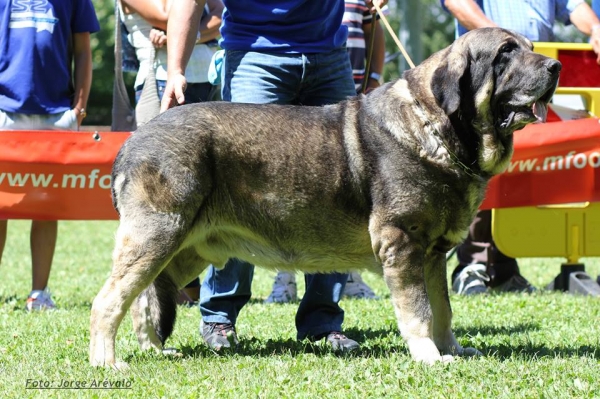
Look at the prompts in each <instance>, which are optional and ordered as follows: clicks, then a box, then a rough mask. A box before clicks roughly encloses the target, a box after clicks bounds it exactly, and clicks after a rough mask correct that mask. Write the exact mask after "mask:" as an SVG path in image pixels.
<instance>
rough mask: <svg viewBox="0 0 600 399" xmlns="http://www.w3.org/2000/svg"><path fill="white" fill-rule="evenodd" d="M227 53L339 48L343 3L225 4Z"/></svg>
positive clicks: (254, 0) (344, 32)
mask: <svg viewBox="0 0 600 399" xmlns="http://www.w3.org/2000/svg"><path fill="white" fill-rule="evenodd" d="M223 3H224V4H225V7H226V8H225V11H224V13H223V25H222V26H221V36H222V39H221V46H222V47H223V48H224V49H226V50H241V51H265V52H275V53H325V52H329V51H331V50H333V49H337V48H341V47H342V46H343V45H344V43H345V42H346V38H347V36H348V29H347V27H346V26H344V25H342V17H343V15H344V0H319V1H317V0H280V1H268V0H243V1H240V0H224V2H223Z"/></svg>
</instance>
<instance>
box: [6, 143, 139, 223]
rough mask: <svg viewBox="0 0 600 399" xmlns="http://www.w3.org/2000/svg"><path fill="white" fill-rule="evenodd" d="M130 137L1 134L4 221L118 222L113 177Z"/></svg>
mask: <svg viewBox="0 0 600 399" xmlns="http://www.w3.org/2000/svg"><path fill="white" fill-rule="evenodd" d="M129 134H130V133H116V132H102V133H91V132H71V131H0V219H39V220H108V219H117V217H118V216H117V213H116V212H115V210H114V208H113V206H112V201H111V195H110V183H111V177H110V173H111V169H112V163H113V160H114V159H115V156H116V155H117V152H118V151H119V148H121V145H122V144H123V142H124V141H125V139H126V138H127V137H128V136H129Z"/></svg>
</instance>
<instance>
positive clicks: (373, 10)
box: [366, 0, 388, 14]
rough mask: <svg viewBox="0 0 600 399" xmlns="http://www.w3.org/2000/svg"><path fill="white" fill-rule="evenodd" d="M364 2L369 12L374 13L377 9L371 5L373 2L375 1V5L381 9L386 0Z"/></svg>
mask: <svg viewBox="0 0 600 399" xmlns="http://www.w3.org/2000/svg"><path fill="white" fill-rule="evenodd" d="M366 3H367V7H369V10H370V11H371V14H374V13H375V12H376V11H377V9H376V8H375V6H374V5H373V3H376V4H377V6H378V7H379V8H380V9H381V8H383V6H385V5H386V4H387V3H388V0H366Z"/></svg>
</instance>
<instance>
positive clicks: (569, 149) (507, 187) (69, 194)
mask: <svg viewBox="0 0 600 399" xmlns="http://www.w3.org/2000/svg"><path fill="white" fill-rule="evenodd" d="M129 134H130V133H121V132H103V133H99V136H98V137H96V138H95V137H94V135H93V134H92V133H78V132H66V131H65V132H62V131H60V132H58V131H0V219H40V220H44V219H45V220H110V219H117V218H118V215H117V213H116V212H115V210H114V208H113V206H112V201H111V195H110V173H111V169H112V163H113V160H114V158H115V156H116V154H117V152H118V151H119V148H120V147H121V145H122V144H123V142H124V141H125V139H126V138H127V137H129ZM557 156H562V157H563V158H562V162H557V163H555V164H554V170H552V165H551V162H550V161H552V160H553V159H554V158H552V157H557ZM554 160H555V161H558V158H556V159H554ZM584 201H600V124H599V122H598V119H595V118H589V119H583V120H577V121H568V122H553V123H545V124H540V125H529V126H528V127H527V128H525V129H523V130H521V131H518V132H516V133H515V153H514V156H513V159H512V161H511V164H510V167H509V169H508V170H507V171H506V172H505V173H503V174H501V175H499V176H496V177H494V178H493V179H492V181H491V182H490V186H489V188H488V191H487V195H486V199H485V201H484V203H483V205H482V209H489V208H503V207H516V206H529V205H546V204H559V203H569V202H584Z"/></svg>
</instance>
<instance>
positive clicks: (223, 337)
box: [202, 323, 239, 351]
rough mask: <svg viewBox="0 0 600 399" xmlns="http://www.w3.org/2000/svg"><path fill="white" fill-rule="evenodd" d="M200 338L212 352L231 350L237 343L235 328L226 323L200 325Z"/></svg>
mask: <svg viewBox="0 0 600 399" xmlns="http://www.w3.org/2000/svg"><path fill="white" fill-rule="evenodd" d="M202 338H204V341H205V342H206V344H207V345H208V346H209V348H210V349H212V350H214V351H220V350H221V349H223V348H231V347H232V346H236V345H237V344H238V343H239V341H238V339H237V334H236V332H235V327H234V326H233V325H232V324H226V323H202Z"/></svg>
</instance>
